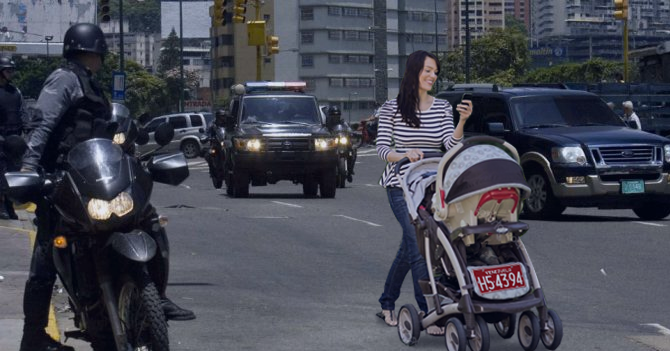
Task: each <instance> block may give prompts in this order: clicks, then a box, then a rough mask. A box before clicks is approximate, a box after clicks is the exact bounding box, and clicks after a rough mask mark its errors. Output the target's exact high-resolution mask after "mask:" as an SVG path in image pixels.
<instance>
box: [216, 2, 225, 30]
mask: <svg viewBox="0 0 670 351" xmlns="http://www.w3.org/2000/svg"><path fill="white" fill-rule="evenodd" d="M226 2H227V1H225V0H214V10H213V11H214V25H215V26H225V25H226Z"/></svg>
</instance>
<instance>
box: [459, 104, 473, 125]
mask: <svg viewBox="0 0 670 351" xmlns="http://www.w3.org/2000/svg"><path fill="white" fill-rule="evenodd" d="M456 111H458V113H459V115H460V116H461V118H460V120H461V121H464V122H465V121H466V120H467V119H468V118H469V117H470V115H471V114H472V101H470V100H463V101H461V102H460V103H459V104H458V105H456Z"/></svg>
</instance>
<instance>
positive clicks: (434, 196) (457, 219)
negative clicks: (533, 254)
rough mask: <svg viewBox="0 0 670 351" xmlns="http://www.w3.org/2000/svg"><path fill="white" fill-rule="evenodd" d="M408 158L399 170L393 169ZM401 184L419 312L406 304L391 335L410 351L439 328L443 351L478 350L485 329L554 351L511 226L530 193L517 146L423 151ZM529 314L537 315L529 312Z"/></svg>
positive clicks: (559, 332) (556, 335)
mask: <svg viewBox="0 0 670 351" xmlns="http://www.w3.org/2000/svg"><path fill="white" fill-rule="evenodd" d="M406 163H407V160H403V161H401V162H399V163H398V165H397V166H396V168H395V171H396V174H399V170H400V167H401V166H402V165H403V164H406ZM400 178H401V185H402V188H403V191H404V193H405V200H406V202H407V206H408V207H409V212H410V216H411V218H412V221H413V223H414V224H415V226H416V232H417V242H418V244H419V248H420V250H421V254H422V255H423V257H424V258H425V260H426V265H427V268H428V280H420V281H419V284H420V286H421V289H422V290H423V293H424V296H425V297H426V301H427V303H428V313H426V314H425V315H424V314H423V312H422V313H421V314H419V313H418V312H417V310H416V308H415V307H414V306H413V305H411V304H408V305H404V306H402V307H401V308H400V310H399V312H398V335H399V337H400V340H401V341H402V342H403V343H405V344H406V345H410V346H411V345H414V344H416V342H417V341H418V339H419V336H420V334H421V330H424V329H426V328H427V327H429V326H431V325H437V326H441V327H444V328H445V344H446V346H447V349H448V350H450V351H464V350H465V349H466V345H469V346H470V348H471V349H472V350H473V351H487V350H489V346H490V336H489V328H488V324H487V323H491V324H493V325H494V327H495V329H496V331H497V332H498V334H499V335H500V336H501V337H503V338H505V339H508V338H511V337H512V336H514V333H515V327H516V326H517V314H518V313H520V314H521V315H520V317H519V318H518V333H517V334H518V339H519V342H520V344H521V346H522V347H523V349H524V350H527V351H528V350H535V348H536V347H537V345H538V343H539V341H540V340H542V343H543V344H544V346H545V347H546V348H547V349H549V350H555V349H556V348H558V346H559V345H560V343H561V339H562V338H563V327H562V323H561V320H560V318H559V317H558V315H557V314H556V312H554V311H552V310H550V309H548V308H547V305H546V302H545V299H544V293H543V291H542V287H541V286H540V282H539V280H538V278H537V275H536V273H535V269H534V268H533V264H532V262H531V260H530V257H529V256H528V253H527V251H526V248H525V247H524V245H523V242H522V241H521V236H522V235H523V234H525V233H526V232H527V231H528V225H527V224H526V223H522V222H519V221H518V217H519V212H520V210H521V204H522V202H523V199H524V198H525V197H526V196H527V195H528V194H529V193H530V188H529V187H528V186H527V185H526V181H525V179H524V176H523V171H522V169H521V167H520V165H519V156H518V154H517V151H516V149H515V148H514V147H513V146H512V145H510V144H508V143H506V142H504V141H503V140H500V139H497V138H493V137H472V138H468V139H466V140H465V141H464V142H463V143H461V144H458V145H457V146H455V147H453V148H452V149H451V150H449V152H448V153H446V154H426V155H424V159H423V160H421V161H417V162H414V163H411V164H410V165H409V166H408V167H407V170H406V172H405V174H404V176H402V177H400ZM533 309H535V310H536V311H537V315H536V314H535V313H534V312H533ZM538 315H539V318H538Z"/></svg>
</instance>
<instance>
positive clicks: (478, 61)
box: [442, 27, 530, 85]
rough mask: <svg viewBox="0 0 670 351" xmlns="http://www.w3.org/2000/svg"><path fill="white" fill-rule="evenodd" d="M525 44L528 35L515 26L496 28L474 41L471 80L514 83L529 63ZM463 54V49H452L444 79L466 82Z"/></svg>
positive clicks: (445, 66)
mask: <svg viewBox="0 0 670 351" xmlns="http://www.w3.org/2000/svg"><path fill="white" fill-rule="evenodd" d="M526 43H527V36H526V34H525V33H524V32H522V31H521V30H520V29H519V28H516V27H511V28H505V29H494V30H492V31H491V32H489V33H488V34H486V35H484V36H482V37H481V38H477V39H475V40H473V41H472V44H471V54H470V76H471V79H470V80H471V81H472V82H487V83H497V84H502V85H509V84H512V83H515V82H516V81H517V80H518V79H519V78H520V77H522V76H523V75H524V74H525V72H526V70H527V69H528V67H529V65H530V53H529V51H528V46H527V44H526ZM464 57H465V55H464V52H463V49H462V48H458V49H457V50H455V51H452V52H450V53H449V54H448V55H447V57H446V59H445V60H444V63H443V65H442V71H443V72H444V73H443V75H442V78H443V79H445V80H448V81H452V82H455V83H462V82H464V81H465V63H464V61H465V59H464Z"/></svg>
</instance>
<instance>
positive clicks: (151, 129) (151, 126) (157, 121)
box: [144, 118, 165, 133]
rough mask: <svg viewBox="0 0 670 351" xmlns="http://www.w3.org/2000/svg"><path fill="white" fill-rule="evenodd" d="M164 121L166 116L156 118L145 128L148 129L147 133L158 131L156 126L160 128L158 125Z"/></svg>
mask: <svg viewBox="0 0 670 351" xmlns="http://www.w3.org/2000/svg"><path fill="white" fill-rule="evenodd" d="M163 122H165V118H154V119H152V120H151V122H149V123H148V124H147V125H146V126H145V127H144V130H146V131H147V133H153V132H155V131H156V128H158V125H159V124H161V123H163Z"/></svg>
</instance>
